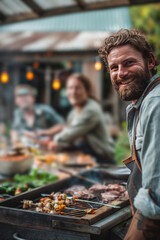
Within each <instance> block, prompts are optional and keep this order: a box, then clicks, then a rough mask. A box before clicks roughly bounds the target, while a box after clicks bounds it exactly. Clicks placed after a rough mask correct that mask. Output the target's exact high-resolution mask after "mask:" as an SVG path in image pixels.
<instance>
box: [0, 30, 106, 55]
mask: <svg viewBox="0 0 160 240" xmlns="http://www.w3.org/2000/svg"><path fill="white" fill-rule="evenodd" d="M108 35H109V34H108V33H106V32H76V33H66V32H63V33H33V32H24V33H1V34H0V52H11V51H14V52H15V51H20V52H47V51H54V52H55V51H57V52H62V51H86V50H97V49H98V48H99V47H100V46H101V45H102V42H103V41H104V39H105V38H106V37H107V36H108Z"/></svg>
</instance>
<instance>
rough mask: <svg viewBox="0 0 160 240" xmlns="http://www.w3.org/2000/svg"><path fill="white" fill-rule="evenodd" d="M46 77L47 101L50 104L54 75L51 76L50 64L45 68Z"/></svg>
mask: <svg viewBox="0 0 160 240" xmlns="http://www.w3.org/2000/svg"><path fill="white" fill-rule="evenodd" d="M44 79H45V103H46V104H48V105H50V104H51V80H52V76H51V67H49V66H48V67H47V68H46V69H45V74H44Z"/></svg>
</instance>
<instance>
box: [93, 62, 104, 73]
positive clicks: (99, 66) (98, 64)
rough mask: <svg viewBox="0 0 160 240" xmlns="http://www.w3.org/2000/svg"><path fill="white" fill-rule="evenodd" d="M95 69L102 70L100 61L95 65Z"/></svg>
mask: <svg viewBox="0 0 160 240" xmlns="http://www.w3.org/2000/svg"><path fill="white" fill-rule="evenodd" d="M94 67H95V69H96V70H97V71H99V70H101V68H102V63H101V62H100V61H97V62H96V63H95V64H94Z"/></svg>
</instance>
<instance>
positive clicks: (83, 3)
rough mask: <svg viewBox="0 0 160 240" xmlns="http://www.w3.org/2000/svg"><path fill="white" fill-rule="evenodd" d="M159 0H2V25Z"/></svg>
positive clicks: (0, 16)
mask: <svg viewBox="0 0 160 240" xmlns="http://www.w3.org/2000/svg"><path fill="white" fill-rule="evenodd" d="M154 2H159V0H65V1H64V0H0V24H7V23H13V22H18V21H24V20H28V19H35V18H43V17H48V16H55V15H60V14H66V13H74V12H84V11H90V10H95V9H96V10H97V9H105V8H113V7H119V6H130V5H136V4H144V3H154Z"/></svg>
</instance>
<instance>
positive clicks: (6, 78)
mask: <svg viewBox="0 0 160 240" xmlns="http://www.w3.org/2000/svg"><path fill="white" fill-rule="evenodd" d="M8 81H9V75H8V73H7V72H6V71H4V72H2V73H1V82H2V83H7V82H8Z"/></svg>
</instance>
